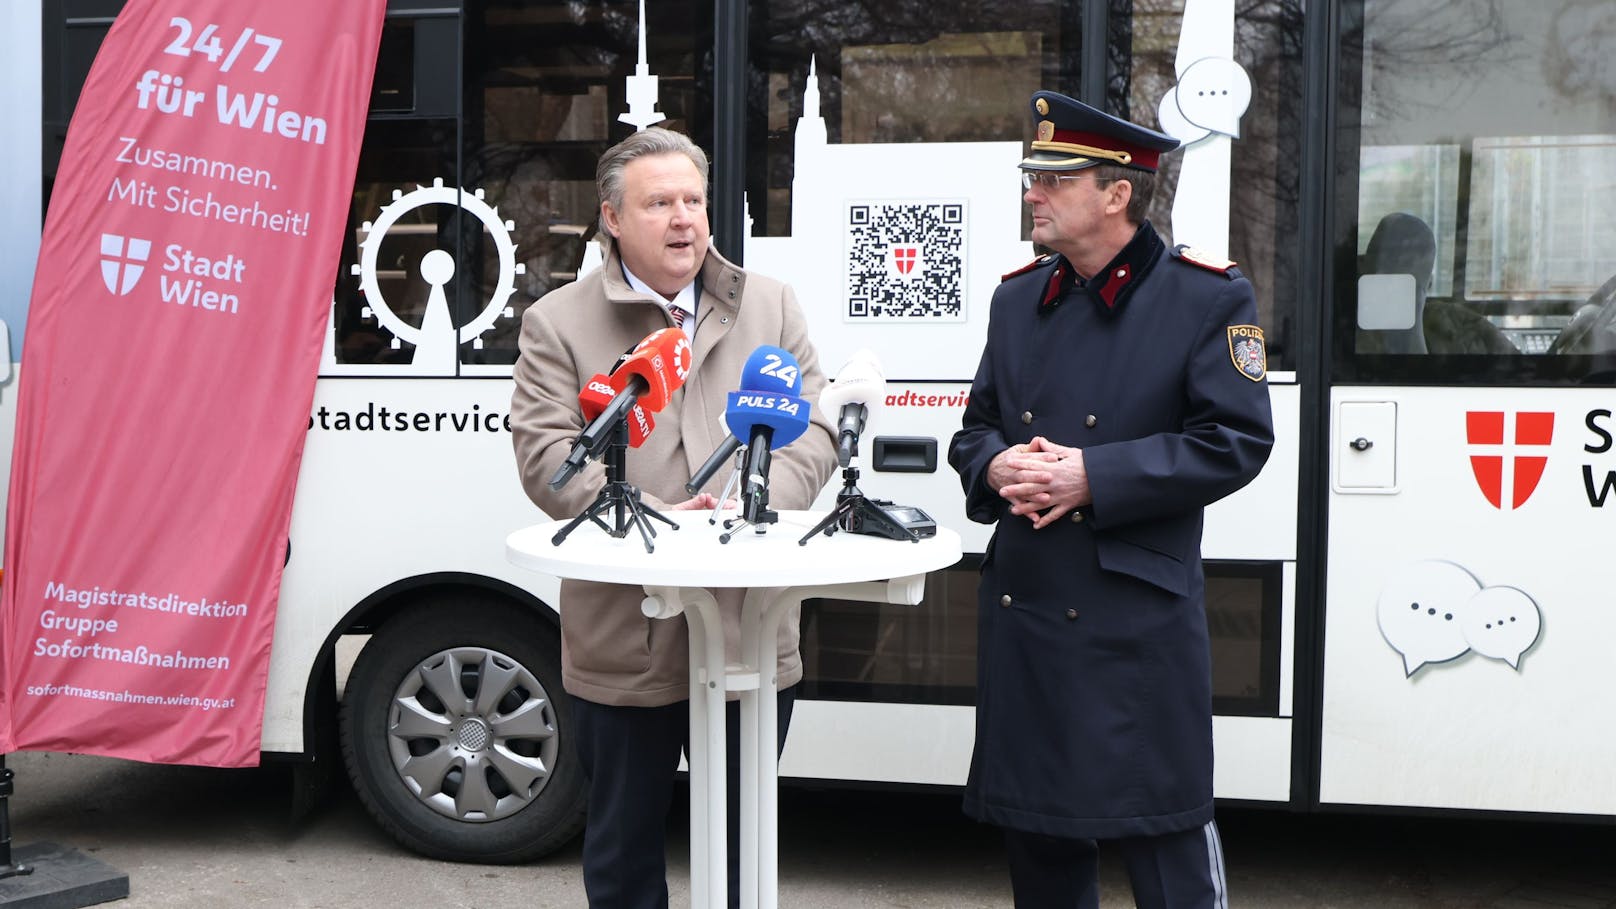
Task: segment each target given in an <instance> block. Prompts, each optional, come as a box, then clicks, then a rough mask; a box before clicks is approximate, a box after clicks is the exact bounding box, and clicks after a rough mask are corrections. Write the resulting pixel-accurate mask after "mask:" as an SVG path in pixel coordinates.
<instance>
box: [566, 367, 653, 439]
mask: <svg viewBox="0 0 1616 909" xmlns="http://www.w3.org/2000/svg"><path fill="white" fill-rule="evenodd" d="M615 397H617V393H616V392H614V391H612V386H611V385H610V384H609V383H608V382H607V377H606V376H603V375H601V374H600V373H595V377H594V378H592V379H590V380H589V381H588V382H585V383H584V387H583V390H582V391H580V392H578V410H579V411H581V412H582V413H583V415H584V422H585V423H593V422H594V421H595V418H596V417H598V416H600V415H601V413H602V412H604V411H605V410H606V406H607V405H608V404H610V403H612V398H615ZM655 428H656V421H655V420H653V419H651V415H650V414H649V413H646V411H645V408H643V407H641V406H640V405H638V404H636V405H634V407H633V408H631V409H630V410H629V414H628V444H629V447H630V448H639V447H640V446H641V445H643V444H645V437H646V436H648V435H650V434H651V430H653V429H655Z"/></svg>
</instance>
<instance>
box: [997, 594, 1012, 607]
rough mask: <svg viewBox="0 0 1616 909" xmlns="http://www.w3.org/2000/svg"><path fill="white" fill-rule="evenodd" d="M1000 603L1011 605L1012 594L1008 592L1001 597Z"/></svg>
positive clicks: (1001, 604)
mask: <svg viewBox="0 0 1616 909" xmlns="http://www.w3.org/2000/svg"><path fill="white" fill-rule="evenodd" d="M999 605H1000V606H1009V605H1010V594H1008V593H1007V594H1005V595H1004V596H1002V597H999Z"/></svg>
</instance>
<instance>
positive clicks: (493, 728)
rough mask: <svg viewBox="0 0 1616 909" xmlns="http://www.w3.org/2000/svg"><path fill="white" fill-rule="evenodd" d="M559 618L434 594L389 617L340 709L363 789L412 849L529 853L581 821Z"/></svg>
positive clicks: (496, 856) (500, 857)
mask: <svg viewBox="0 0 1616 909" xmlns="http://www.w3.org/2000/svg"><path fill="white" fill-rule="evenodd" d="M560 656H561V645H560V641H559V640H558V638H557V634H556V631H555V629H553V628H552V627H551V626H549V625H548V624H546V623H545V622H544V621H543V620H542V619H540V618H539V617H538V616H536V615H533V614H532V613H529V612H527V611H525V610H523V609H522V608H520V607H516V606H512V605H507V604H501V603H491V602H487V601H482V600H461V601H443V600H439V601H435V602H434V603H432V604H431V606H430V608H417V609H415V610H413V611H411V612H409V613H406V614H404V615H401V616H399V617H397V618H396V619H394V620H393V621H390V622H388V623H387V624H386V625H384V626H382V628H381V629H380V630H378V631H377V633H376V634H375V635H374V636H372V637H371V639H370V641H369V643H367V644H366V645H365V647H364V649H363V650H362V651H360V654H359V658H358V659H357V660H356V661H355V663H354V667H353V672H352V673H351V674H350V675H349V677H348V684H347V688H346V692H345V694H344V696H343V701H342V711H341V729H342V754H343V758H344V760H345V762H346V763H347V765H348V774H349V776H350V777H352V778H353V784H354V789H355V790H357V791H358V793H359V797H360V799H361V800H363V801H364V803H365V806H366V807H367V808H369V809H370V813H371V814H372V815H374V816H375V818H376V820H377V821H378V822H379V823H380V824H381V826H382V828H383V829H385V830H386V831H387V832H388V833H390V834H391V835H392V836H393V837H394V838H396V839H397V840H398V841H399V842H401V843H403V844H404V845H405V846H407V847H409V848H410V849H413V850H415V851H416V852H419V853H421V854H423V855H427V856H431V857H433V858H439V859H447V860H450V861H460V862H489V863H500V864H509V863H516V862H525V861H530V860H532V859H535V858H538V857H540V856H543V855H546V854H548V853H550V852H553V851H555V850H556V849H558V848H560V847H561V846H563V845H564V844H566V843H567V841H569V840H571V839H572V837H573V836H575V835H576V834H577V833H578V831H579V830H580V829H582V827H583V822H584V799H585V789H584V778H583V773H582V771H581V769H580V768H579V766H578V759H577V757H576V756H575V755H574V754H573V751H572V748H571V746H570V745H569V743H568V740H567V733H568V731H569V730H570V725H569V724H570V722H571V714H570V711H569V707H568V705H567V703H566V698H565V696H564V695H563V694H562V691H561V671H560V662H561V661H560Z"/></svg>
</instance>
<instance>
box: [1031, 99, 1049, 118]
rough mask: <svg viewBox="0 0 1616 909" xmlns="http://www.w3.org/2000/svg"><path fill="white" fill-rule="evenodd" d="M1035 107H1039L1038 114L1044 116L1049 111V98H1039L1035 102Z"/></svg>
mask: <svg viewBox="0 0 1616 909" xmlns="http://www.w3.org/2000/svg"><path fill="white" fill-rule="evenodd" d="M1033 107H1035V108H1037V109H1038V116H1040V117H1042V116H1044V115H1045V114H1048V113H1049V100H1048V99H1047V98H1039V99H1038V100H1037V101H1035V102H1034V103H1033Z"/></svg>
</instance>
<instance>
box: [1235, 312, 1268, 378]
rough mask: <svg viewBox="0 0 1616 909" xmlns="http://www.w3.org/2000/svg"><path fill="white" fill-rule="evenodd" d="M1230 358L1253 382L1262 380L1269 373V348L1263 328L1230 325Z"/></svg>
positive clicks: (1242, 373)
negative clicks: (1266, 344)
mask: <svg viewBox="0 0 1616 909" xmlns="http://www.w3.org/2000/svg"><path fill="white" fill-rule="evenodd" d="M1228 331H1229V359H1230V360H1232V361H1234V368H1235V369H1236V370H1237V371H1238V372H1239V373H1240V374H1241V375H1243V376H1245V377H1246V378H1248V379H1250V380H1251V381H1253V382H1261V381H1262V380H1263V378H1264V377H1266V376H1267V375H1268V348H1267V346H1265V345H1264V344H1263V333H1262V329H1261V328H1258V327H1257V326H1255V325H1230V326H1229V329H1228Z"/></svg>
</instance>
